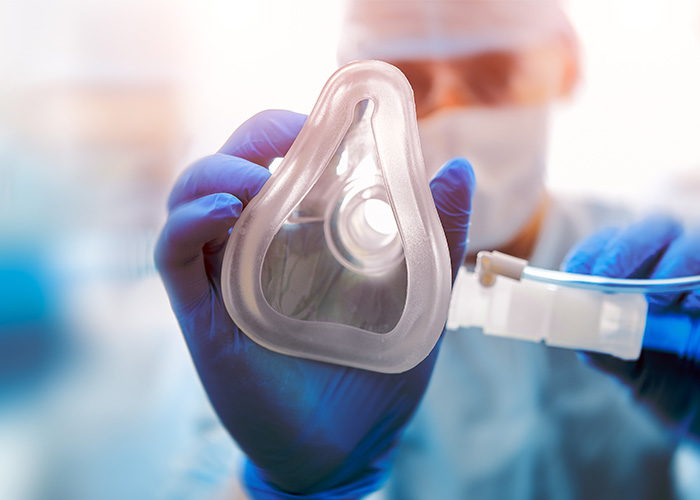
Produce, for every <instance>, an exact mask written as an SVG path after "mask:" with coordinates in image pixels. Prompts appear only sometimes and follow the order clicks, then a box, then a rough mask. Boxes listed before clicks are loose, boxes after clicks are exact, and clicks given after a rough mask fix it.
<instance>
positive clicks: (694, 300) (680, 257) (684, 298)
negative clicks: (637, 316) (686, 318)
mask: <svg viewBox="0 0 700 500" xmlns="http://www.w3.org/2000/svg"><path fill="white" fill-rule="evenodd" d="M697 274H700V228H695V229H694V230H691V231H687V232H684V233H683V234H682V235H681V236H680V237H679V238H677V239H676V240H674V241H673V242H671V244H670V245H669V247H668V250H666V253H664V255H663V257H661V260H660V261H659V263H658V264H657V266H656V269H655V270H654V273H653V274H652V276H651V278H655V279H666V278H678V277H684V276H695V275H697ZM647 300H648V301H649V305H650V306H652V307H655V308H658V309H667V308H669V307H676V306H681V309H682V310H683V311H684V312H686V313H689V314H692V313H695V314H697V313H700V292H698V291H694V292H690V293H667V294H649V295H647Z"/></svg>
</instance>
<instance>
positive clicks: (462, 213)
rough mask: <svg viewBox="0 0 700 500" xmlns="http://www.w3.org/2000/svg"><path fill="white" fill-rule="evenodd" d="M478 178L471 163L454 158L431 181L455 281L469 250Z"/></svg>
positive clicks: (431, 188)
mask: <svg viewBox="0 0 700 500" xmlns="http://www.w3.org/2000/svg"><path fill="white" fill-rule="evenodd" d="M475 187H476V179H475V177H474V170H473V169H472V166H471V164H470V163H469V162H468V161H467V160H465V159H464V158H454V159H452V160H450V161H449V162H447V163H446V164H445V166H443V167H442V169H440V171H439V172H438V173H437V174H436V175H435V177H434V178H433V179H432V180H431V181H430V190H431V191H432V193H433V200H434V201H435V207H436V208H437V211H438V215H439V216H440V222H441V223H442V228H443V230H444V231H445V237H446V238H447V246H448V247H449V249H450V261H451V262H452V282H453V283H454V279H455V277H456V276H457V271H458V270H459V266H460V265H461V264H462V262H463V261H464V257H465V255H466V253H467V232H468V231H469V217H470V215H471V210H472V197H473V195H474V188H475Z"/></svg>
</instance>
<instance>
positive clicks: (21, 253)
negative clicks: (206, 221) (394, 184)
mask: <svg viewBox="0 0 700 500" xmlns="http://www.w3.org/2000/svg"><path fill="white" fill-rule="evenodd" d="M567 5H568V11H569V13H570V14H571V17H572V20H573V22H574V25H575V26H576V28H577V29H578V30H579V34H580V36H581V42H582V50H583V59H584V77H585V82H584V84H583V85H582V86H581V88H580V89H579V91H578V93H577V95H576V97H575V99H574V100H573V101H572V102H571V103H569V104H568V105H567V106H565V107H562V109H560V110H558V114H557V117H556V121H555V122H554V123H555V126H554V130H553V132H552V135H553V137H552V147H551V151H550V169H549V181H550V184H551V185H552V187H553V188H554V189H557V190H560V191H569V192H571V193H573V194H576V193H581V192H586V193H594V194H596V195H598V196H601V197H608V198H616V199H624V200H627V201H631V202H633V203H638V202H645V203H646V202H653V203H658V204H664V205H667V206H669V207H670V208H672V209H675V210H677V211H678V212H679V213H681V214H688V213H695V214H697V213H698V211H697V207H698V204H697V203H698V199H700V195H699V194H698V193H700V175H699V174H698V166H699V165H700V141H698V134H699V133H700V125H699V120H698V117H699V116H700V97H699V96H698V93H697V89H698V88H700V2H698V1H697V0H673V1H671V2H667V1H663V0H635V1H632V0H609V1H605V2H604V1H600V2H590V1H589V0H571V1H569V2H567ZM341 7H342V4H341V2H340V1H326V0H301V1H298V2H287V1H285V0H262V1H258V2H230V1H224V0H200V1H196V2H195V1H194V0H175V1H167V2H166V1H164V0H141V1H136V0H119V1H118V0H104V1H100V0H92V1H89V0H67V1H66V2H61V3H55V2H48V1H46V0H0V75H2V76H1V77H0V498H1V499H3V500H15V499H21V500H25V499H40V500H43V499H51V500H62V499H71V500H82V499H86V500H87V499H127V498H128V499H136V500H137V499H158V498H167V499H190V498H225V497H228V498H230V495H235V494H236V486H235V484H234V483H235V480H234V477H235V474H236V470H237V467H238V463H239V460H238V459H239V457H240V454H239V452H238V451H237V449H236V447H235V445H234V444H233V443H232V441H231V440H230V439H229V438H228V436H227V435H226V433H225V431H224V430H223V429H222V427H221V426H220V424H219V423H218V420H217V418H216V416H215V415H214V413H213V411H212V410H211V408H210V406H209V403H208V401H207V399H206V396H205V394H204V392H203V390H202V388H201V386H200V384H199V381H198V379H197V377H196V374H195V371H194V369H193V366H192V364H191V361H190V358H189V355H188V353H187V350H186V348H185V345H184V342H183V340H182V339H181V335H180V332H179V329H178V326H177V323H176V321H175V319H174V317H173V315H172V312H171V310H170V307H169V304H168V301H167V297H166V295H165V292H164V290H163V288H162V286H161V284H160V282H159V280H158V277H157V275H156V273H155V270H154V268H153V262H152V252H153V246H154V243H155V238H156V237H157V233H158V229H159V227H160V225H161V224H162V222H163V221H164V217H165V200H166V197H167V193H168V190H169V188H170V186H171V185H172V183H173V182H174V179H175V178H176V176H177V173H178V172H179V171H181V170H182V169H183V168H184V167H185V166H186V165H187V164H188V163H189V162H191V161H192V160H194V159H195V158H198V157H201V156H203V155H205V154H208V153H210V152H213V151H215V150H216V149H217V148H218V147H219V146H220V145H221V144H222V143H223V142H224V141H225V139H226V138H227V137H228V135H229V134H230V133H231V132H232V131H233V130H234V129H235V128H236V127H237V126H238V125H239V124H240V123H241V122H242V121H244V120H245V119H246V118H247V117H249V116H250V115H252V114H254V113H256V112H258V111H260V110H262V109H265V108H273V107H276V108H288V109H292V110H295V111H299V112H304V113H308V111H309V110H310V109H311V107H312V105H313V103H314V101H315V99H316V97H317V95H318V92H319V91H320V89H321V87H322V85H323V84H324V83H325V80H326V79H327V78H328V76H330V74H331V73H332V71H333V70H334V69H335V66H336V65H335V46H336V43H337V36H338V33H339V29H338V28H339V25H340V20H341V15H342V10H341ZM689 474H692V471H691V472H689ZM239 494H240V492H239Z"/></svg>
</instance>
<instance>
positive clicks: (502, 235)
mask: <svg viewBox="0 0 700 500" xmlns="http://www.w3.org/2000/svg"><path fill="white" fill-rule="evenodd" d="M547 118H548V108H547V107H546V106H538V107H513V108H485V109H481V108H480V109H465V108H455V109H450V110H446V111H440V112H438V113H436V114H433V115H430V116H429V117H427V118H424V119H421V120H418V131H419V134H420V140H421V145H422V148H423V157H424V159H425V166H426V168H427V170H428V174H429V176H430V177H432V176H433V175H434V174H435V173H436V172H437V171H438V170H439V169H440V167H441V166H442V165H444V164H445V162H447V161H448V160H450V159H452V158H454V157H457V156H461V157H464V158H466V159H467V160H469V162H470V163H471V164H472V167H473V168H474V173H475V174H476V193H475V195H474V199H473V200H472V207H473V208H472V216H471V227H470V229H469V253H474V252H477V251H479V250H493V249H497V248H499V247H502V246H503V245H505V244H507V243H509V242H510V241H511V240H512V239H513V238H515V237H516V236H517V235H518V233H519V232H520V231H521V230H522V229H523V227H524V226H525V224H527V222H528V221H529V220H530V219H531V218H532V216H533V215H534V214H535V211H536V210H537V206H538V204H539V202H540V200H541V199H542V196H543V194H544V175H545V156H546V149H547V147H546V146H547V122H548V120H547Z"/></svg>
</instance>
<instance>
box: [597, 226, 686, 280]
mask: <svg viewBox="0 0 700 500" xmlns="http://www.w3.org/2000/svg"><path fill="white" fill-rule="evenodd" d="M681 231H682V227H681V225H680V223H679V222H678V221H676V220H675V219H673V218H671V217H668V216H664V215H653V216H649V217H646V218H645V219H644V220H642V221H640V222H637V223H635V224H632V225H631V226H629V227H628V228H626V229H624V230H622V231H621V232H620V233H619V234H618V235H617V236H615V237H613V238H612V239H611V240H610V241H608V243H607V245H606V246H605V249H604V251H603V252H602V253H601V254H600V255H599V256H598V258H597V259H596V261H595V263H594V264H593V267H592V268H591V274H594V275H598V276H609V277H615V278H647V277H649V276H650V275H651V272H652V270H653V269H654V267H655V266H656V264H657V263H658V261H659V259H660V258H661V256H662V255H663V253H664V252H665V251H666V249H667V248H668V245H669V244H670V243H671V242H672V241H673V240H674V239H676V238H677V237H678V235H679V234H680V233H681Z"/></svg>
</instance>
